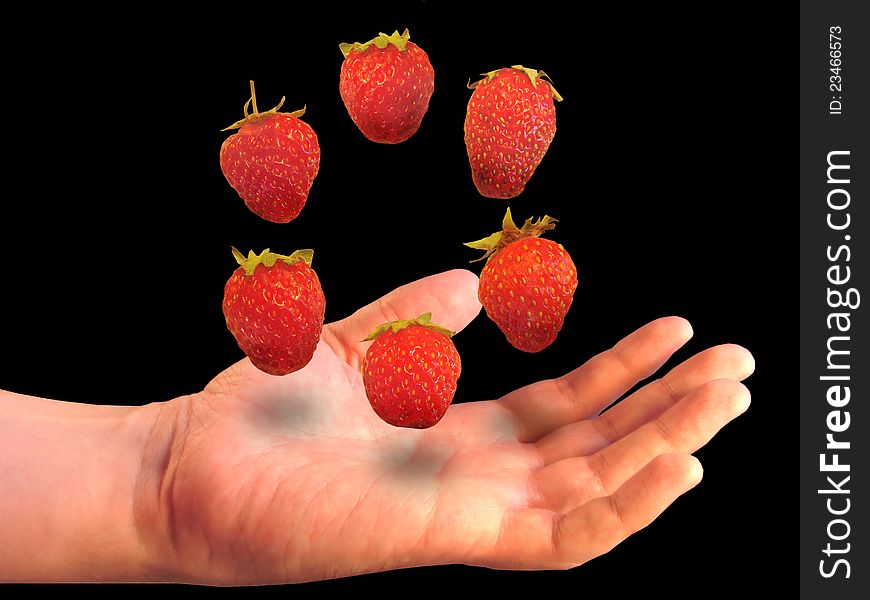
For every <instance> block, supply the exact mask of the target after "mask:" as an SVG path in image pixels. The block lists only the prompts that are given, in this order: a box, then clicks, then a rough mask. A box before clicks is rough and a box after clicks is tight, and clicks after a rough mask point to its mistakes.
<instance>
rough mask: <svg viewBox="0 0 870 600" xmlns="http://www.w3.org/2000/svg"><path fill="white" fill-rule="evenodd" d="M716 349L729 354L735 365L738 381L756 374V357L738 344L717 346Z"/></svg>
mask: <svg viewBox="0 0 870 600" xmlns="http://www.w3.org/2000/svg"><path fill="white" fill-rule="evenodd" d="M716 348H717V349H718V350H719V351H720V352H725V353H727V354H728V356H729V358H730V360H731V362H732V363H733V364H734V367H735V371H736V373H737V378H738V379H740V380H743V379H746V378H747V377H749V376H750V375H752V374H753V373H754V372H755V357H754V356H752V353H751V352H750V351H749V350H747V349H746V348H744V347H743V346H740V345H738V344H721V345H720V346H716Z"/></svg>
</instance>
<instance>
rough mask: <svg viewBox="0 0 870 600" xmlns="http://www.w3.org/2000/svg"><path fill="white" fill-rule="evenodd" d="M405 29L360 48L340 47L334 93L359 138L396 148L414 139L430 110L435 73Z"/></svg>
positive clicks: (345, 45) (356, 46)
mask: <svg viewBox="0 0 870 600" xmlns="http://www.w3.org/2000/svg"><path fill="white" fill-rule="evenodd" d="M408 38H410V34H408V30H407V29H406V30H405V32H404V33H402V35H399V32H398V31H394V32H393V35H387V34H385V33H381V34H379V35H378V37H376V38H375V39H373V40H369V41H368V42H366V43H365V44H360V43H359V42H355V43H353V44H340V45H339V49H340V50H341V53H342V54H344V62H343V63H342V65H341V80H340V82H339V91H340V92H341V99H342V100H344V105H345V106H346V107H347V112H348V113H349V114H350V118H351V119H352V120H353V122H354V123H356V126H357V127H359V130H360V131H362V133H363V135H364V136H366V137H367V138H368V139H370V140H371V141H373V142H378V143H380V144H398V143H399V142H404V141H405V140H407V139H408V138H409V137H411V136H412V135H414V134H415V133H416V132H417V130H418V129H419V128H420V123H421V122H422V121H423V115H425V114H426V110H427V109H428V108H429V98H431V97H432V92H433V91H434V89H435V71H434V70H433V69H432V65H431V64H430V63H429V57H428V56H427V55H426V53H425V52H424V51H423V49H422V48H420V47H419V46H417V45H416V44H415V43H414V42H409V41H408Z"/></svg>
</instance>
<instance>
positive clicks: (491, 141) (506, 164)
mask: <svg viewBox="0 0 870 600" xmlns="http://www.w3.org/2000/svg"><path fill="white" fill-rule="evenodd" d="M485 75H486V78H485V79H481V80H480V81H478V82H477V83H472V84H469V86H468V87H469V88H471V89H473V90H474V93H472V94H471V99H470V100H469V101H468V111H467V113H466V115H465V148H466V150H468V162H469V163H471V177H472V179H473V180H474V185H475V186H476V187H477V191H478V192H480V193H481V194H483V195H484V196H487V197H489V198H513V197H514V196H518V195H520V194H521V193H522V192H523V189H524V188H525V187H526V184H527V183H528V182H529V179H531V178H532V175H533V174H534V173H535V169H536V168H537V166H538V165H539V164H541V159H542V158H544V154H546V153H547V148H549V147H550V142H552V141H553V136H555V135H556V107H555V106H554V105H553V99H554V98H555V99H556V100H558V101H560V102H561V101H562V96H560V95H559V93H558V92H557V91H556V88H554V87H553V84H552V83H550V82H549V81H546V80H544V79H542V78H543V77H547V74H546V73H544V72H543V71H536V70H534V69H527V68H525V67H523V66H522V65H515V66H513V67H511V68H509V69H498V70H496V71H491V72H489V73H486V74H485ZM542 81H543V82H544V83H545V84H546V85H539V84H540V83H541V82H542Z"/></svg>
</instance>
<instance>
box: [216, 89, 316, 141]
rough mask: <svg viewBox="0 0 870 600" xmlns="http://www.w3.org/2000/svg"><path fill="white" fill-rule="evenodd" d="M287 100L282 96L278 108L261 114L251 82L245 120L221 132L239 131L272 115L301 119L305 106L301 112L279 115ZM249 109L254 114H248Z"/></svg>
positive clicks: (295, 111)
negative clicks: (251, 109)
mask: <svg viewBox="0 0 870 600" xmlns="http://www.w3.org/2000/svg"><path fill="white" fill-rule="evenodd" d="M286 98H287V97H286V96H281V101H280V102H278V106H276V107H275V108H270V109H269V110H267V111H264V112H259V111H258V110H257V93H256V92H255V91H254V81H253V80H251V97H250V98H248V101H247V102H245V108H244V109H243V110H244V113H245V118H244V119H241V120H239V121H236V122H235V123H233V124H232V125H230V126H229V127H224V128H223V129H221V131H229V130H230V129H239V128H240V127H244V126H245V125H251V124H252V123H256V122H258V121H262V120H263V119H266V118H268V117H271V116H272V115H277V114H282V115H288V116H291V117H297V118H298V117H301V116H302V115H304V114H305V108H306V107H305V106H303V107H302V108H300V109H299V110H294V111H293V112H290V113H279V112H278V109H279V108H281V107H282V106H284V100H286ZM249 107H250V108H253V109H254V112H253V114H249V113H248V108H249Z"/></svg>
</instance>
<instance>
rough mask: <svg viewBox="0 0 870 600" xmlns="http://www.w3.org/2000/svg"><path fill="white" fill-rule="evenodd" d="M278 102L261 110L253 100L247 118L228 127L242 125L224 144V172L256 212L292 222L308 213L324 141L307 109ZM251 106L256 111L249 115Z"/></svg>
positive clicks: (222, 158)
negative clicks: (288, 108) (285, 107)
mask: <svg viewBox="0 0 870 600" xmlns="http://www.w3.org/2000/svg"><path fill="white" fill-rule="evenodd" d="M283 104H284V98H281V101H280V102H279V103H278V106H276V107H275V108H273V109H271V110H267V111H266V112H257V96H256V94H255V93H254V82H253V81H252V82H251V98H250V100H248V101H247V102H246V103H245V108H244V112H245V118H244V119H242V120H241V121H237V122H235V123H233V124H232V125H230V126H229V127H227V128H225V129H223V131H227V130H229V129H238V130H239V131H238V133H234V134H233V135H231V136H230V137H228V138H227V139H226V140H224V143H223V145H222V146H221V171H223V173H224V177H226V178H227V181H229V182H230V185H231V186H232V187H233V189H235V190H236V191H237V192H238V193H239V196H241V198H242V200H244V201H245V204H246V205H247V207H248V208H249V209H251V212H253V213H254V214H255V215H258V216H260V217H263V218H264V219H266V220H267V221H272V222H273V223H289V222H290V221H292V220H293V219H295V218H296V217H297V216H299V213H300V212H301V211H302V207H303V206H305V201H306V200H307V199H308V191H309V190H310V189H311V184H312V183H314V178H315V177H316V176H317V171H318V169H319V168H320V145H319V144H318V143H317V135H315V133H314V130H313V129H312V128H311V125H309V124H308V123H305V122H304V121H300V120H299V117H301V116H302V115H303V114H305V108H302V109H301V110H297V111H295V112H292V113H279V112H278V109H279V108H281V106H282V105H283ZM249 105H251V106H252V107H253V109H254V113H253V114H251V115H249V114H248V106H249Z"/></svg>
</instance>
